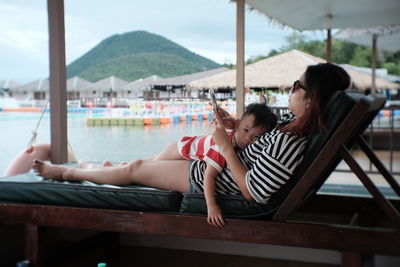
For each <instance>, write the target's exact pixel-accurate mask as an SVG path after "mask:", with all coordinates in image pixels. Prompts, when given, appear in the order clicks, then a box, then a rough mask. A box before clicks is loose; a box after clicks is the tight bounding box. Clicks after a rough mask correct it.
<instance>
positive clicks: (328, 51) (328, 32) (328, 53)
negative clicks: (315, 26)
mask: <svg viewBox="0 0 400 267" xmlns="http://www.w3.org/2000/svg"><path fill="white" fill-rule="evenodd" d="M326 35H327V36H326V62H329V63H330V62H332V34H331V29H327V30H326Z"/></svg>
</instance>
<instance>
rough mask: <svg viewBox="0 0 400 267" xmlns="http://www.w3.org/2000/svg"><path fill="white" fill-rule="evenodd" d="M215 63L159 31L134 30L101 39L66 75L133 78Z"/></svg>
mask: <svg viewBox="0 0 400 267" xmlns="http://www.w3.org/2000/svg"><path fill="white" fill-rule="evenodd" d="M216 67H219V65H218V64H217V63H215V62H213V61H211V60H209V59H207V58H205V57H202V56H199V55H197V54H195V53H193V52H191V51H189V50H188V49H186V48H184V47H182V46H180V45H178V44H176V43H174V42H172V41H170V40H168V39H166V38H164V37H162V36H160V35H156V34H152V33H149V32H146V31H134V32H128V33H124V34H117V35H113V36H111V37H109V38H107V39H105V40H103V41H102V42H100V43H99V44H98V45H97V46H95V47H94V48H93V49H91V50H90V51H89V52H87V53H86V54H84V55H83V56H82V57H80V58H78V59H77V60H75V61H74V62H72V63H71V64H70V65H68V66H67V76H68V78H70V77H73V76H80V77H82V78H84V79H87V80H89V81H97V80H100V79H103V78H106V77H109V76H110V75H113V76H116V77H119V78H121V79H125V80H127V81H134V80H136V79H138V78H144V77H147V76H150V75H153V74H156V75H159V76H161V77H172V76H177V75H184V74H190V73H194V72H198V71H204V70H208V69H213V68H216ZM130 68H132V69H130ZM141 73H143V75H141Z"/></svg>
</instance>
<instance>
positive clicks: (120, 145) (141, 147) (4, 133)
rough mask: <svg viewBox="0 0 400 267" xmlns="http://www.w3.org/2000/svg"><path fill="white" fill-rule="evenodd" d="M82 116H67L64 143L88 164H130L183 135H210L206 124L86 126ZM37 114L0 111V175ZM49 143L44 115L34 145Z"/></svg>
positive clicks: (25, 138) (20, 146)
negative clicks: (66, 130)
mask: <svg viewBox="0 0 400 267" xmlns="http://www.w3.org/2000/svg"><path fill="white" fill-rule="evenodd" d="M85 116H86V114H71V113H69V114H68V140H69V143H70V144H71V146H72V149H73V151H74V152H75V155H76V157H77V158H78V159H80V160H86V161H90V162H102V161H103V160H105V159H107V160H111V161H113V162H120V161H130V160H132V159H137V158H147V157H151V156H153V155H155V154H157V153H158V152H160V151H161V150H162V148H164V147H165V146H166V145H167V144H169V143H170V142H173V141H177V140H178V139H179V138H180V137H182V136H185V135H204V134H207V133H209V132H210V124H209V122H208V121H200V122H198V121H192V122H189V123H171V124H166V125H159V126H145V127H142V126H140V127H139V126H136V127H134V126H125V127H124V126H87V125H86V123H85V119H84V117H85ZM39 117H40V114H39V113H10V112H0V140H1V141H0V151H1V157H0V176H1V175H2V174H3V172H4V170H5V169H6V167H7V166H8V164H9V163H10V162H11V160H12V159H13V157H14V156H15V155H17V154H18V153H19V152H20V151H22V150H24V149H25V148H26V147H27V145H28V143H29V140H30V138H31V136H32V130H33V129H35V127H36V124H37V122H38V120H39ZM49 142H50V119H49V114H45V115H44V117H43V119H42V122H41V124H40V126H39V128H38V136H37V142H36V143H49Z"/></svg>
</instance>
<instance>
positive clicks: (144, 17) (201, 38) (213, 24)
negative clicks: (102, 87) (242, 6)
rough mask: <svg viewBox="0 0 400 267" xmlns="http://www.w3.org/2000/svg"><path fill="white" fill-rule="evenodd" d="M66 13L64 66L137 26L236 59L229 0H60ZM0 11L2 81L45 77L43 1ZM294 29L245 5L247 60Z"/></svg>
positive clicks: (7, 4) (5, 1) (6, 3)
mask: <svg viewBox="0 0 400 267" xmlns="http://www.w3.org/2000/svg"><path fill="white" fill-rule="evenodd" d="M64 11H65V39H66V62H67V65H68V64H69V63H71V62H73V61H74V60H76V59H78V58H79V57H80V56H82V55H83V54H85V53H86V52H88V51H89V50H90V49H91V48H93V47H94V46H96V45H97V44H98V43H100V42H101V41H102V40H104V39H106V38H108V37H110V36H111V35H114V34H121V33H125V32H130V31H136V30H145V31H148V32H150V33H154V34H158V35H161V36H164V37H166V38H168V39H169V40H171V41H173V42H175V43H178V44H180V45H182V46H183V47H185V48H187V49H189V50H190V51H192V52H195V53H197V54H199V55H201V56H204V57H207V58H209V59H211V60H214V61H215V62H217V63H220V64H224V63H232V64H235V62H236V59H235V58H236V4H235V3H232V2H230V1H229V0H168V1H166V0H147V1H143V0H114V1H110V0H64ZM0 14H1V16H0V33H1V34H0V62H1V63H0V81H1V80H7V79H10V80H14V81H17V82H19V83H27V82H30V81H33V80H37V79H43V78H46V77H48V75H49V74H48V73H49V70H48V69H49V60H48V25H47V1H46V0H0ZM292 32H293V30H291V29H290V28H288V27H282V26H281V25H277V24H276V23H272V22H271V21H270V20H268V18H267V17H265V16H264V15H262V14H260V13H258V12H256V11H249V10H248V9H246V13H245V58H246V59H248V58H250V57H252V56H259V55H267V54H268V53H269V52H270V50H271V49H279V48H280V47H282V46H283V45H285V44H286V41H285V37H286V36H288V35H289V34H291V33H292ZM307 35H308V36H309V38H310V39H322V38H324V34H323V33H322V32H312V33H307Z"/></svg>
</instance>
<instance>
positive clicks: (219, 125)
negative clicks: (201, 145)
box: [211, 111, 232, 151]
mask: <svg viewBox="0 0 400 267" xmlns="http://www.w3.org/2000/svg"><path fill="white" fill-rule="evenodd" d="M213 117H214V119H213V126H214V127H213V131H212V133H211V135H212V139H213V140H214V142H215V143H216V144H217V145H218V146H219V147H220V148H221V150H222V151H224V150H225V149H227V148H228V147H229V146H230V147H231V146H232V144H231V142H230V141H229V136H228V134H227V132H226V130H225V127H224V124H223V122H222V120H221V117H220V114H219V113H218V112H215V111H214V113H213Z"/></svg>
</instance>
